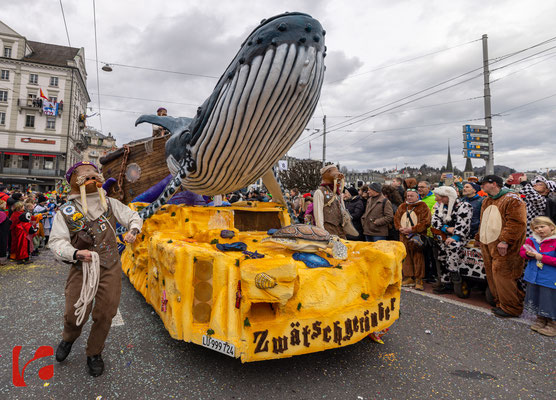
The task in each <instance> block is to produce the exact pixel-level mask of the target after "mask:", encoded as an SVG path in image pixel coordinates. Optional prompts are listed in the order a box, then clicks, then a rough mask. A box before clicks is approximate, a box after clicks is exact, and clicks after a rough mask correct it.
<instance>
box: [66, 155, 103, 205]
mask: <svg viewBox="0 0 556 400" xmlns="http://www.w3.org/2000/svg"><path fill="white" fill-rule="evenodd" d="M103 183H104V177H103V176H102V174H99V173H98V172H97V170H96V169H95V167H93V166H92V165H80V166H79V167H77V168H76V169H75V171H74V172H73V174H72V175H71V179H70V186H71V194H77V193H79V194H80V195H81V205H82V207H83V211H84V212H85V214H86V213H87V194H88V193H95V192H98V194H99V196H100V201H101V205H102V208H104V209H105V210H107V209H108V205H107V203H106V197H105V193H104V189H103V188H102V184H103Z"/></svg>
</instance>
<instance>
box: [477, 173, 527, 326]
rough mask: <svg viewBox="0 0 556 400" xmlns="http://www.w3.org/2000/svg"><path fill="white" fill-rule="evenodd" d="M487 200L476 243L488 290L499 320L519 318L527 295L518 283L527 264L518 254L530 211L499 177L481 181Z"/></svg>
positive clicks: (492, 176)
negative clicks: (479, 244)
mask: <svg viewBox="0 0 556 400" xmlns="http://www.w3.org/2000/svg"><path fill="white" fill-rule="evenodd" d="M481 188H482V190H484V191H485V192H486V193H487V194H488V197H487V198H485V200H484V201H483V205H482V207H481V225H480V227H479V232H478V233H477V235H476V236H475V241H476V242H477V243H478V242H480V243H481V252H482V255H483V260H484V264H485V272H486V276H487V281H488V287H489V288H490V291H491V293H492V296H493V297H494V301H495V302H496V307H494V308H493V309H492V312H493V313H494V315H496V316H497V317H501V318H508V317H518V316H519V315H521V312H522V311H523V299H524V297H525V293H524V291H523V289H522V288H521V287H520V285H519V284H518V279H519V278H520V277H521V275H522V274H523V267H524V263H523V260H522V259H521V257H520V255H519V250H520V248H521V245H523V243H524V241H525V231H526V229H527V210H526V207H525V203H524V202H523V201H522V200H521V198H520V197H519V195H518V194H516V193H512V192H510V190H509V189H507V188H505V187H504V181H503V180H502V178H501V177H499V176H496V175H488V176H485V177H484V178H483V180H482V181H481Z"/></svg>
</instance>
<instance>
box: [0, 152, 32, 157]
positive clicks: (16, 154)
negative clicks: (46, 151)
mask: <svg viewBox="0 0 556 400" xmlns="http://www.w3.org/2000/svg"><path fill="white" fill-rule="evenodd" d="M4 154H8V155H10V156H28V155H29V153H12V152H10V151H5V152H4Z"/></svg>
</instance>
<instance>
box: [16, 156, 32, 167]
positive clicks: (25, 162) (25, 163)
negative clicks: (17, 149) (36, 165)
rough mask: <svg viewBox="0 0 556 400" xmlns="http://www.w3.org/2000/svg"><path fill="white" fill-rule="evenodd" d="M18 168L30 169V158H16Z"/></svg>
mask: <svg viewBox="0 0 556 400" xmlns="http://www.w3.org/2000/svg"><path fill="white" fill-rule="evenodd" d="M16 157H17V168H29V156H16Z"/></svg>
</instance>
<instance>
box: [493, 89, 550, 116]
mask: <svg viewBox="0 0 556 400" xmlns="http://www.w3.org/2000/svg"><path fill="white" fill-rule="evenodd" d="M552 97H556V93H554V94H551V95H549V96H545V97H542V98H540V99H537V100H533V101H530V102H528V103H525V104H522V105H520V106H517V107H512V108H509V109H507V110H505V111H502V112H499V113H495V114H493V116H496V117H501V116H504V114H506V113H507V112H509V111H513V110H517V109H518V108H522V107H525V106H528V105H530V104H534V103H538V102H539V101H543V100H546V99H550V98H552ZM506 115H508V114H506Z"/></svg>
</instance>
